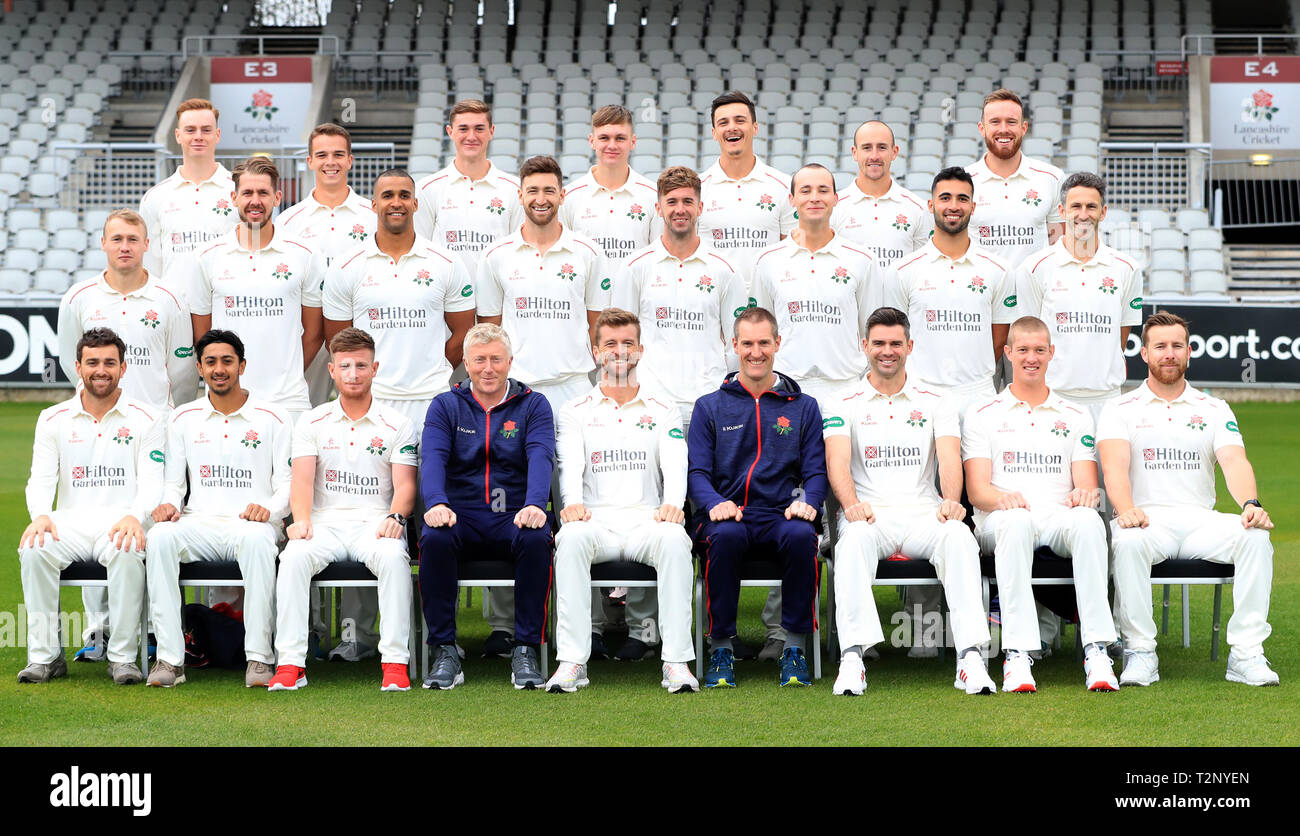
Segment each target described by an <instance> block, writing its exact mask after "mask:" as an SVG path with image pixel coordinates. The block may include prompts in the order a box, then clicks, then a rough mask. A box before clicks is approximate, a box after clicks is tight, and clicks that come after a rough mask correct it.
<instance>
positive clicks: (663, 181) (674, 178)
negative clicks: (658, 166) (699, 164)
mask: <svg viewBox="0 0 1300 836" xmlns="http://www.w3.org/2000/svg"><path fill="white" fill-rule="evenodd" d="M656 185H657V187H658V189H659V196H660V197H663V196H664V195H666V194H668V193H669V192H671V191H674V190H676V189H694V190H695V196H696V197H699V195H700V175H698V174H696V173H695V170H694V169H691V168H687V167H686V166H684V165H675V166H671V167H669V168H665V169H664V170H663V173H661V174H660V175H659V182H658V183H657V184H656Z"/></svg>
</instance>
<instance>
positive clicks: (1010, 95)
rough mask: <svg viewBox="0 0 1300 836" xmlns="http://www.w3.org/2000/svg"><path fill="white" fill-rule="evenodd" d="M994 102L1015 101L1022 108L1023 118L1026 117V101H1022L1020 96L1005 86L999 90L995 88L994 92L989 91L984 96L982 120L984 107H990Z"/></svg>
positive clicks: (981, 111) (982, 111)
mask: <svg viewBox="0 0 1300 836" xmlns="http://www.w3.org/2000/svg"><path fill="white" fill-rule="evenodd" d="M994 102H1015V103H1016V106H1017V107H1019V108H1020V116H1021V118H1024V115H1025V103H1024V102H1022V101H1021V100H1020V97H1019V96H1017V95H1016V94H1015V93H1014V92H1012V91H1010V90H1008V89H1007V88H1005V87H1000V88H998V89H997V90H994V91H993V92H992V93H989V94H988V95H987V96H985V97H984V104H983V105H981V107H980V120H981V121H982V120H983V119H984V108H986V107H988V106H989V105H991V104H993V103H994Z"/></svg>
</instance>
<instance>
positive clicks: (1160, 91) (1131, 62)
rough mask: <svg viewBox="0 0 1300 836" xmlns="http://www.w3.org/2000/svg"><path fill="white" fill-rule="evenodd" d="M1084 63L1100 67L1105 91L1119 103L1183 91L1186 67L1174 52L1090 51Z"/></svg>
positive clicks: (1166, 95)
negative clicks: (1139, 97)
mask: <svg viewBox="0 0 1300 836" xmlns="http://www.w3.org/2000/svg"><path fill="white" fill-rule="evenodd" d="M1098 58H1102V59H1107V58H1114V61H1113V62H1112V61H1109V60H1102V61H1098V60H1097V59H1098ZM1088 60H1089V61H1093V62H1095V63H1099V64H1101V65H1102V82H1103V83H1104V84H1105V86H1106V90H1107V91H1109V92H1110V93H1111V94H1112V95H1113V96H1114V97H1115V98H1116V99H1119V100H1121V101H1122V100H1124V99H1126V98H1128V97H1130V96H1133V95H1142V96H1145V97H1146V98H1147V100H1148V101H1153V102H1154V101H1156V99H1158V98H1160V97H1161V96H1165V97H1168V96H1176V95H1182V94H1183V93H1185V92H1186V90H1187V65H1186V63H1184V61H1183V57H1182V55H1181V54H1179V53H1177V52H1172V51H1165V50H1159V51H1157V50H1151V51H1142V50H1093V51H1092V52H1090V53H1089V54H1088ZM1175 70H1176V72H1175Z"/></svg>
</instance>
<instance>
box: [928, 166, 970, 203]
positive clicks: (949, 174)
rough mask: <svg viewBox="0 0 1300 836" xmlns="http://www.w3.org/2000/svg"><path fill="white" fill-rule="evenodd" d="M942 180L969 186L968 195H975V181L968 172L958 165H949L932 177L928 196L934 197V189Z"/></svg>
mask: <svg viewBox="0 0 1300 836" xmlns="http://www.w3.org/2000/svg"><path fill="white" fill-rule="evenodd" d="M944 180H960V181H961V182H963V183H965V184H966V185H968V186H970V193H971V194H972V195H974V194H975V180H974V179H973V178H972V177H971V176H970V172H968V171H967V170H966V169H964V168H962V167H961V166H959V165H950V166H948V167H947V168H945V169H942V170H940V171H939V173H938V174H936V175H934V180H932V181H930V195H931V196H933V195H934V190H935V188H936V187H937V186H938V185H939V184H940V183H942V182H943V181H944Z"/></svg>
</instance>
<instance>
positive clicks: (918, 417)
mask: <svg viewBox="0 0 1300 836" xmlns="http://www.w3.org/2000/svg"><path fill="white" fill-rule="evenodd" d="M928 420H929V419H928V418H926V417H925V415H923V414H922V413H921V410H919V409H913V410H912V414H911V415H909V416H907V426H909V427H924V426H925V422H926V421H928Z"/></svg>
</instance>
